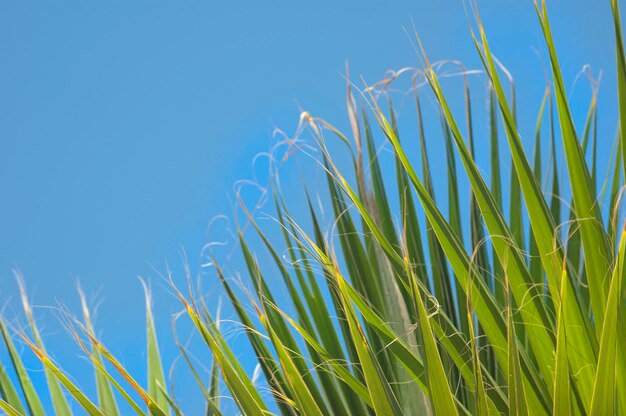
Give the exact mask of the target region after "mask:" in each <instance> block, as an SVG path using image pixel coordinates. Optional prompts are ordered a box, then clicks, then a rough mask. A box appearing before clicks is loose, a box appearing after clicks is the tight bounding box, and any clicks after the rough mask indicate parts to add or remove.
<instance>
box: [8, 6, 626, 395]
mask: <svg viewBox="0 0 626 416" xmlns="http://www.w3.org/2000/svg"><path fill="white" fill-rule="evenodd" d="M478 3H479V7H480V10H481V14H482V16H483V19H484V22H485V25H486V27H487V30H488V33H489V35H490V37H491V42H492V47H493V50H494V51H495V53H496V54H497V55H498V57H499V58H500V60H501V61H503V62H504V63H505V65H507V67H508V68H509V70H510V71H511V72H512V73H513V75H514V76H515V78H516V80H517V83H518V88H519V111H520V124H521V125H523V127H521V129H522V132H525V133H526V134H527V135H528V137H530V136H529V135H530V133H531V132H532V128H533V125H534V116H535V113H536V111H537V107H538V105H539V101H540V98H541V95H542V93H543V87H544V85H545V83H544V75H543V72H542V69H541V65H546V64H547V61H546V60H545V54H544V49H543V43H542V36H541V34H540V31H539V26H538V23H537V21H536V17H535V12H534V8H533V7H532V2H530V1H526V0H524V1H521V0H498V1H496V0H493V1H491V0H484V1H479V2H478ZM549 6H550V12H551V19H552V22H553V31H554V33H555V37H556V42H557V47H558V50H559V53H560V56H561V63H562V66H563V70H564V73H565V79H566V82H567V83H568V85H571V83H572V81H573V80H574V78H575V76H576V74H577V73H578V72H579V70H580V69H581V67H582V66H583V65H584V64H586V63H591V64H592V65H593V67H594V70H596V71H597V70H599V69H602V70H603V71H604V74H603V87H602V88H603V89H602V93H601V96H600V100H601V101H600V133H601V142H600V146H601V148H600V149H601V156H600V157H602V153H604V154H606V153H607V152H608V149H609V146H610V142H611V141H612V139H613V131H614V127H615V123H616V114H615V110H614V106H615V92H614V85H615V83H614V81H613V77H614V73H615V71H614V57H613V46H612V45H613V44H612V36H613V34H612V27H611V24H610V8H609V4H608V1H606V2H592V1H583V0H574V1H572V0H569V1H565V0H555V1H552V2H549ZM1 10H2V13H0V61H1V62H2V64H1V65H0V200H1V201H2V203H0V301H1V302H2V303H5V302H8V306H7V309H6V311H7V315H8V316H9V317H16V316H17V317H18V318H19V309H18V308H16V306H17V303H16V302H15V300H16V293H17V289H16V285H15V282H14V280H13V278H12V274H11V270H12V269H13V268H18V269H19V270H20V271H21V272H22V273H23V274H24V277H25V280H26V283H27V286H28V291H29V294H30V296H31V298H32V299H33V301H34V303H35V304H37V305H52V306H58V305H59V304H63V305H67V307H68V308H69V309H70V310H73V311H75V312H78V308H77V306H78V300H77V296H76V295H75V293H76V292H75V287H76V282H77V279H80V282H81V284H82V286H83V287H84V289H85V291H86V292H87V294H88V296H90V298H92V299H96V300H102V301H103V302H102V305H101V307H100V309H99V314H98V327H99V328H100V330H101V334H102V335H103V337H104V339H105V341H106V342H107V344H108V345H110V346H111V348H112V350H113V351H114V352H116V353H119V354H120V355H121V356H122V357H123V358H124V360H125V362H127V363H128V364H129V366H130V367H131V368H132V369H135V370H136V371H137V372H139V373H140V374H141V372H142V371H143V369H144V368H145V365H144V361H145V355H144V352H143V349H144V347H143V345H144V339H143V329H142V328H143V319H144V317H143V309H142V308H143V305H142V301H141V302H140V301H139V299H141V296H142V289H141V285H140V284H139V281H138V279H137V276H143V277H144V278H146V279H148V280H151V281H152V286H153V288H154V289H155V307H156V309H157V310H156V317H157V320H158V321H159V330H160V332H161V333H162V334H165V335H167V332H169V325H170V322H169V316H170V314H171V313H173V312H175V311H177V310H178V308H179V305H178V303H177V301H176V300H175V299H174V297H173V296H172V295H171V293H170V292H169V291H168V290H167V289H166V288H164V287H163V286H164V285H163V283H162V282H161V280H160V278H159V276H158V273H157V272H163V271H164V270H165V264H166V261H167V263H169V264H170V266H171V268H172V269H173V270H174V271H176V272H178V273H180V272H181V270H182V268H181V267H180V264H181V256H180V249H181V247H184V249H185V251H186V253H187V255H188V258H189V259H190V265H191V267H192V269H194V268H197V266H198V262H199V252H200V248H201V247H202V246H203V244H204V243H205V242H206V241H207V238H208V237H207V234H206V231H207V224H208V222H209V220H210V219H211V218H212V217H213V216H215V215H217V214H222V213H229V212H230V202H229V199H228V195H229V194H231V195H232V188H233V183H234V182H235V181H236V180H238V179H245V178H250V177H251V176H252V174H253V169H252V165H251V161H252V158H253V157H254V155H255V154H257V153H258V152H262V151H266V150H267V149H268V148H269V147H270V146H271V145H272V143H273V142H274V139H273V138H272V131H273V130H274V128H275V127H279V128H282V129H283V130H285V131H287V132H292V131H293V130H294V128H295V126H296V124H297V120H298V116H299V109H298V105H297V104H296V103H298V104H299V105H300V106H301V107H302V108H304V109H306V110H307V111H309V112H311V113H313V114H315V115H319V116H322V117H325V118H327V119H328V120H329V121H331V122H333V123H336V124H337V125H338V126H339V127H342V128H347V127H348V125H347V122H346V117H345V116H346V112H345V97H344V93H345V81H344V79H343V77H342V75H341V74H342V73H343V71H344V63H345V60H346V59H347V60H349V62H350V67H351V73H352V75H353V77H354V78H356V76H357V75H360V74H362V75H363V76H364V77H365V79H366V80H368V81H375V80H378V79H380V78H381V77H382V76H383V74H384V72H385V70H387V69H390V68H396V69H397V68H401V67H404V66H416V65H419V60H418V58H417V56H416V54H415V52H414V50H413V47H412V45H411V39H410V36H409V35H407V33H405V31H404V30H403V27H407V28H410V27H411V25H412V21H414V22H415V26H416V28H417V30H418V31H419V33H420V35H421V36H422V39H423V41H424V43H425V46H426V48H427V50H428V52H429V54H430V56H431V58H432V59H433V60H437V59H457V60H461V61H463V62H465V63H466V65H467V66H468V67H470V68H477V67H478V65H479V62H478V60H477V57H476V54H475V52H474V49H473V45H472V43H471V40H470V38H469V37H468V29H467V21H466V17H465V12H464V9H463V6H462V3H461V1H460V0H440V1H415V0H414V1H393V2H382V1H352V0H351V1H345V2H332V1H319V2H287V1H277V2H249V3H243V2H209V1H179V2H173V1H158V2H147V1H138V0H135V1H130V2H106V3H96V2H79V1H69V0H68V1H66V2H63V3H52V2H47V3H43V4H34V3H28V2H5V3H3V5H2V7H1ZM357 79H358V78H357ZM574 94H580V96H581V97H586V95H585V94H587V95H588V87H587V85H586V84H585V83H584V82H580V83H579V84H578V85H577V87H576V89H575V92H574ZM574 96H576V95H574ZM479 105H480V103H479ZM574 110H575V113H576V116H577V117H578V120H580V119H581V116H584V113H585V111H586V103H584V105H581V106H576V107H574ZM525 126H527V127H525ZM285 169H286V171H285V172H286V173H284V174H283V177H284V178H286V179H285V184H286V185H285V186H286V187H287V189H288V190H290V189H292V190H296V189H297V188H298V184H299V180H300V176H299V175H300V174H299V173H298V172H297V169H296V168H294V167H290V166H287V167H286V168H285ZM290 169H291V170H290ZM287 195H289V194H288V193H287ZM288 200H289V199H288ZM289 202H290V203H291V206H292V207H296V208H297V207H298V206H299V204H301V203H302V202H301V198H299V197H298V198H293V200H292V201H289ZM37 312H38V313H39V314H40V316H41V318H40V321H41V322H42V324H43V325H44V328H45V330H44V333H45V335H46V338H47V340H48V343H49V346H50V349H52V350H53V351H54V352H55V357H56V358H58V359H59V361H60V362H61V364H62V365H63V366H64V368H66V369H68V370H69V371H70V372H74V373H75V374H77V376H76V377H77V379H79V380H80V381H81V383H83V384H85V385H87V386H90V385H91V384H90V383H91V376H90V373H89V369H88V367H86V366H85V365H84V364H81V363H80V362H78V363H77V362H76V360H74V359H73V358H74V357H75V356H76V355H77V353H78V351H77V350H76V348H75V347H71V341H69V340H68V339H67V336H66V334H65V333H64V331H63V329H62V328H61V327H60V326H59V325H58V324H57V323H56V319H55V312H54V311H53V310H50V309H45V308H42V309H38V311H37ZM164 349H165V350H164V356H165V357H166V360H169V361H170V362H171V360H172V358H173V357H174V355H175V351H174V349H173V348H170V347H168V346H165V347H164ZM2 354H4V352H3V351H2V352H0V357H4V355H2ZM139 378H140V379H141V377H139ZM36 380H38V381H39V382H41V381H42V380H43V378H41V377H39V378H36ZM184 382H185V381H184V380H182V379H181V380H180V381H179V383H184ZM190 394H191V393H190Z"/></svg>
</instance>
